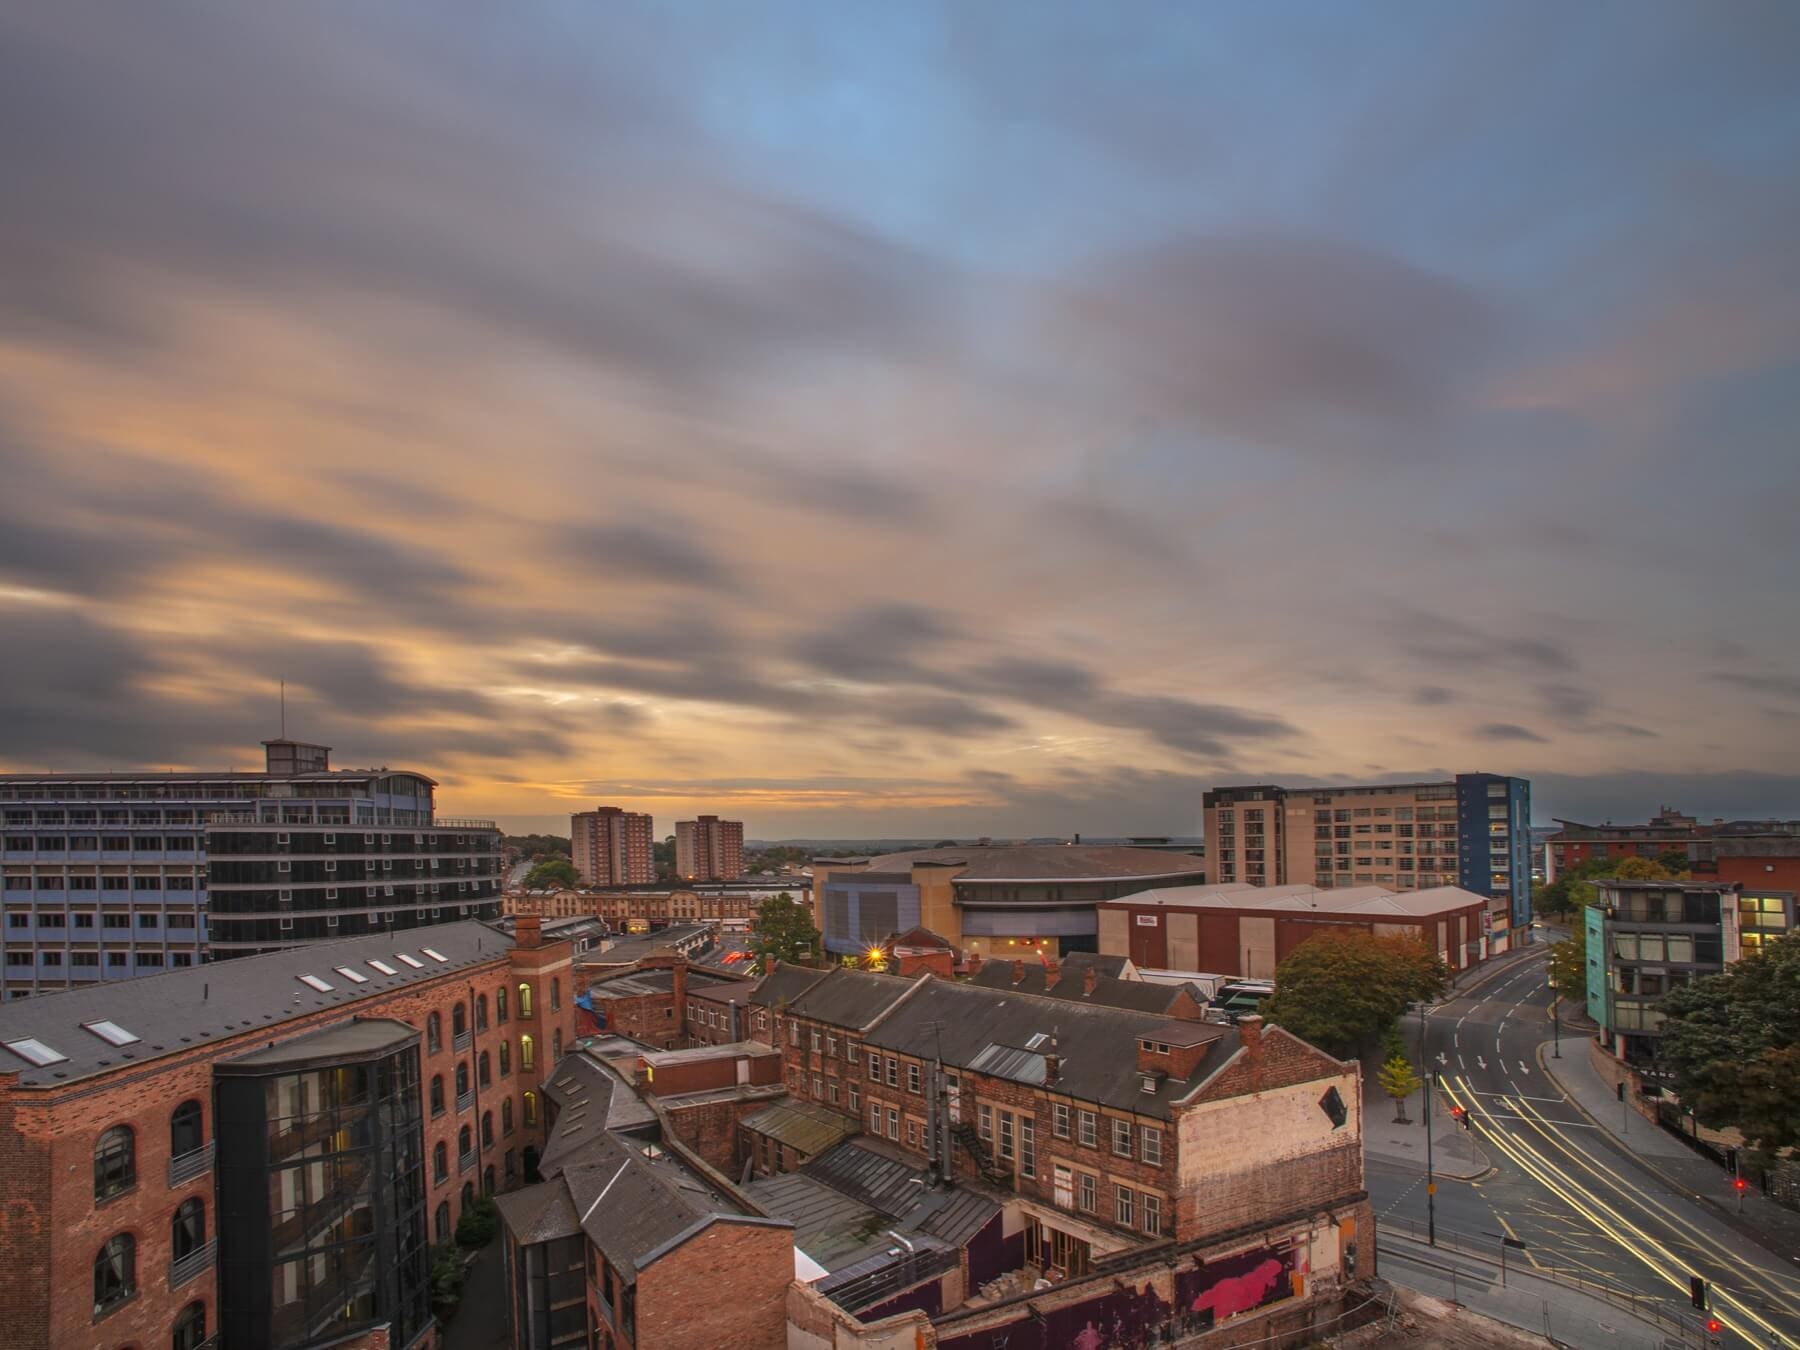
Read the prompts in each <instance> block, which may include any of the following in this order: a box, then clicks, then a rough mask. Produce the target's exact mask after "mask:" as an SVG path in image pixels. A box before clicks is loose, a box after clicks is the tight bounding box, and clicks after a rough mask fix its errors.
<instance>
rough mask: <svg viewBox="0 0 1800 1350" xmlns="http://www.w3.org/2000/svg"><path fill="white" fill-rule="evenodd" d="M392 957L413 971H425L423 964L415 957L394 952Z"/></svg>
mask: <svg viewBox="0 0 1800 1350" xmlns="http://www.w3.org/2000/svg"><path fill="white" fill-rule="evenodd" d="M394 955H395V956H397V957H399V958H400V959H401V960H402V961H404V962H406V964H407V965H409V966H411V967H412V968H413V969H414V970H423V969H425V963H424V962H423V961H421V960H419V958H418V957H416V956H408V955H407V954H406V953H405V952H395V953H394Z"/></svg>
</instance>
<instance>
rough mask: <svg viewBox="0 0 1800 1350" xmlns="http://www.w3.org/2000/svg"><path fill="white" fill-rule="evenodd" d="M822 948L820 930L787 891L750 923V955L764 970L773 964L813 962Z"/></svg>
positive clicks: (764, 905)
mask: <svg viewBox="0 0 1800 1350" xmlns="http://www.w3.org/2000/svg"><path fill="white" fill-rule="evenodd" d="M818 946H819V930H818V929H817V928H814V927H813V921H812V916H811V915H810V914H808V913H807V911H806V906H805V905H803V904H801V903H800V902H799V901H797V900H795V899H794V897H793V896H791V895H789V894H788V893H787V892H786V891H783V892H782V893H781V894H780V895H775V896H770V897H769V898H768V899H767V900H765V901H763V902H762V904H760V905H758V906H757V907H756V917H755V918H754V919H752V920H751V921H750V951H751V953H752V954H753V955H754V956H755V957H756V959H757V960H758V961H760V962H762V967H763V969H764V970H767V969H768V968H769V962H770V961H797V962H804V961H809V960H811V959H812V957H813V954H814V953H815V952H816V951H817V950H818Z"/></svg>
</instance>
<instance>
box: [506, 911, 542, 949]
mask: <svg viewBox="0 0 1800 1350" xmlns="http://www.w3.org/2000/svg"><path fill="white" fill-rule="evenodd" d="M513 945H514V946H518V947H541V946H543V945H544V930H543V920H542V919H540V918H538V916H537V915H535V914H520V915H517V916H516V917H515V918H514V919H513Z"/></svg>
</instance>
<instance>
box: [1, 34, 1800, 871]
mask: <svg viewBox="0 0 1800 1350" xmlns="http://www.w3.org/2000/svg"><path fill="white" fill-rule="evenodd" d="M352 13H353V11H352V10H350V9H348V8H346V9H342V10H339V11H336V12H335V13H334V11H333V8H332V7H331V6H329V5H327V6H316V7H307V8H305V9H304V10H300V9H295V10H290V11H264V10H252V9H244V10H239V11H228V12H223V13H221V12H216V11H212V10H201V9H198V8H194V9H188V8H183V7H180V6H171V7H159V8H158V10H156V11H155V12H154V13H151V12H144V13H123V14H120V13H109V14H107V15H105V16H104V17H103V18H102V17H100V16H95V15H88V14H84V13H83V12H81V11H79V10H75V9H71V8H69V7H61V6H58V7H50V6H39V7H35V8H32V9H28V10H25V11H21V12H14V13H10V14H8V15H6V16H5V17H4V18H0V148H3V149H4V152H5V156H6V160H7V162H8V163H9V165H12V166H14V170H15V177H14V186H15V190H14V191H12V192H9V209H8V211H7V212H6V213H5V215H4V217H0V247H3V248H4V249H5V250H6V255H7V257H8V260H9V264H8V276H9V280H8V291H7V294H8V303H7V305H6V306H5V307H4V312H3V314H0V334H3V336H4V340H3V341H0V468H3V470H4V473H5V476H6V482H7V485H8V490H7V492H6V493H5V494H4V500H3V501H0V641H3V642H4V644H5V647H6V650H7V652H8V654H9V669H8V679H7V681H6V684H5V688H4V689H3V690H0V771H4V772H36V771H79V770H110V769H126V768H133V767H142V768H166V767H181V768H192V769H214V768H221V767H224V766H226V765H229V764H231V763H237V764H239V765H249V764H252V763H254V762H255V759H256V755H255V747H256V744H257V742H258V741H259V740H260V739H262V738H263V737H265V736H267V735H269V734H270V733H271V731H272V730H273V729H274V727H275V719H276V708H277V700H278V687H279V683H280V682H281V681H282V680H285V681H286V702H287V714H288V717H287V722H288V729H289V730H290V731H291V732H292V734H294V735H296V736H301V737H304V738H306V739H308V740H315V741H320V742H324V743H329V744H331V745H334V746H336V747H338V750H337V755H338V759H339V761H340V762H342V763H345V764H357V765H360V764H374V765H381V764H387V765H396V766H399V765H408V766H412V767H414V768H417V767H419V766H430V767H431V769H432V773H433V776H434V777H436V778H437V779H438V781H439V783H440V784H441V789H440V790H441V794H442V798H443V800H445V801H447V802H448V803H450V805H451V807H452V809H454V810H456V811H458V812H459V813H466V814H469V815H475V816H481V817H490V816H491V817H493V818H495V819H497V820H499V821H501V822H502V823H503V824H505V825H507V826H508V827H510V828H512V829H514V830H519V829H528V828H533V827H535V828H539V829H543V828H554V829H555V830H556V832H557V833H562V832H563V831H564V830H566V828H567V819H568V817H569V815H570V814H571V813H572V812H576V811H582V810H587V809H589V808H591V807H592V806H593V805H594V804H596V803H609V804H618V805H620V806H624V807H626V808H628V809H632V810H637V811H646V812H649V813H650V814H651V815H653V816H654V817H655V818H656V819H657V821H658V823H659V832H658V837H659V838H660V837H663V836H664V835H666V834H668V833H672V832H673V831H672V827H673V823H674V822H675V821H676V820H677V819H690V818H692V817H694V816H695V815H696V814H697V813H702V812H707V813H711V812H716V813H720V814H724V815H727V816H728V817H729V818H731V819H733V820H742V821H744V822H745V824H746V835H747V836H748V837H751V838H783V837H806V836H816V837H857V836H866V835H877V836H883V837H905V836H919V837H926V838H930V837H943V836H965V837H966V836H971V835H981V834H990V835H994V836H1034V835H1056V834H1069V833H1074V832H1077V831H1080V832H1084V833H1090V834H1124V833H1129V832H1143V833H1171V834H1183V835H1188V834H1195V833H1198V829H1199V821H1200V813H1201V809H1202V808H1201V797H1202V794H1203V792H1204V791H1205V790H1207V789H1208V788H1212V787H1216V786H1222V785H1229V784H1240V783H1260V782H1269V783H1281V784H1285V785H1289V786H1297V787H1299V786H1308V785H1311V784H1322V783H1364V782H1384V781H1395V780H1408V779H1432V778H1439V777H1443V776H1446V775H1448V774H1452V773H1455V772H1461V771H1472V770H1477V769H1478V770H1482V771H1485V772H1490V773H1496V774H1506V775H1514V776H1518V777H1521V778H1526V779H1529V780H1530V781H1531V783H1532V794H1533V803H1534V808H1535V809H1534V816H1535V819H1536V820H1537V821H1538V822H1539V823H1547V822H1548V820H1549V819H1550V817H1551V816H1553V815H1560V816H1571V817H1574V818H1577V819H1588V818H1596V819H1599V818H1605V817H1608V816H1611V817H1613V818H1615V819H1623V818H1627V817H1633V818H1639V819H1641V818H1644V817H1647V816H1648V815H1649V814H1651V813H1652V812H1653V811H1654V810H1655V809H1656V807H1657V806H1658V805H1660V804H1662V803H1671V804H1674V805H1677V806H1679V807H1681V808H1682V809H1685V810H1691V811H1695V812H1698V813H1703V814H1706V815H1708V816H1711V815H1721V816H1756V817H1761V816H1785V817H1793V816H1800V773H1795V772H1793V771H1792V767H1791V766H1792V765H1793V763H1794V752H1795V751H1796V750H1797V749H1800V637H1796V636H1795V634H1796V632H1797V631H1800V628H1797V626H1796V625H1795V624H1794V623H1792V622H1791V620H1792V619H1793V618H1794V616H1795V605H1796V601H1795V598H1794V595H1793V592H1792V587H1791V578H1792V577H1793V576H1794V575H1795V574H1796V571H1797V569H1800V542H1797V541H1796V537H1795V535H1794V532H1793V530H1792V528H1791V525H1790V523H1789V516H1790V515H1791V509H1790V508H1791V506H1792V504H1793V502H1794V501H1795V500H1796V496H1797V494H1800V462H1797V461H1796V458H1795V456H1794V455H1793V453H1792V447H1791V444H1790V440H1791V437H1790V436H1789V434H1788V430H1787V429H1788V427H1790V426H1791V425H1792V422H1793V420H1794V419H1793V413H1794V411H1795V408H1794V400H1795V397H1796V395H1795V392H1794V390H1795V388H1796V386H1795V382H1794V381H1793V379H1792V378H1791V376H1792V372H1793V370H1794V367H1795V364H1796V360H1797V359H1800V309H1797V307H1796V306H1795V304H1794V302H1793V296H1794V295H1795V294H1796V293H1800V275H1797V274H1796V270H1795V269H1796V265H1797V263H1796V258H1797V255H1796V252H1795V250H1794V248H1793V245H1792V240H1793V239H1794V238H1795V237H1796V235H1797V234H1800V230H1796V228H1795V227H1796V224H1800V188H1797V186H1796V182H1795V179H1794V175H1793V173H1792V167H1791V166H1792V165H1793V164H1794V163H1795V162H1800V87H1797V86H1796V85H1795V83H1794V81H1793V80H1792V79H1791V74H1792V67H1793V57H1794V55H1795V53H1796V52H1797V51H1800V27H1797V26H1796V25H1797V22H1800V21H1797V20H1796V18H1795V16H1794V14H1793V13H1792V12H1791V11H1783V10H1781V9H1780V8H1778V7H1768V8H1765V9H1756V8H1752V7H1748V6H1746V7H1744V8H1742V9H1739V10H1734V11H1733V12H1732V14H1731V16H1730V18H1729V19H1728V20H1724V19H1721V18H1720V17H1719V16H1718V15H1717V14H1716V13H1712V12H1707V11H1698V10H1697V11H1693V12H1679V11H1670V10H1664V11H1657V12H1651V13H1646V12H1643V11H1642V10H1640V9H1639V8H1636V7H1624V6H1617V7H1609V6H1606V5H1595V6H1591V7H1584V8H1583V9H1582V10H1581V11H1580V12H1576V13H1570V12H1568V11H1567V9H1566V7H1550V6H1536V7H1533V6H1494V7H1490V8H1487V9H1485V10H1481V11H1477V12H1476V13H1475V14H1473V15H1472V14H1471V13H1468V12H1460V13H1456V14H1451V13H1448V12H1444V11H1441V10H1439V9H1437V8H1435V7H1431V6H1420V7H1417V8H1416V9H1414V10H1412V11H1411V12H1410V13H1409V14H1408V15H1406V16H1400V15H1395V16H1392V19H1391V22H1389V23H1385V24H1382V25H1379V26H1377V25H1369V24H1365V23H1363V22H1361V21H1360V20H1359V19H1358V18H1357V17H1356V16H1352V15H1347V14H1345V13H1342V12H1340V11H1334V10H1333V9H1332V7H1328V6H1320V7H1317V8H1316V9H1306V8H1304V7H1303V9H1302V10H1301V11H1297V15H1298V17H1295V18H1291V19H1284V18H1282V17H1279V16H1276V15H1272V14H1268V13H1263V12H1259V11H1257V10H1255V9H1253V8H1250V7H1242V8H1238V9H1227V10H1222V11H1218V12H1209V13H1207V14H1206V15H1198V14H1196V15H1180V14H1174V15H1164V16H1160V17H1158V18H1157V19H1156V20H1154V21H1150V20H1147V19H1146V18H1144V17H1143V16H1135V17H1134V16H1128V15H1123V14H1117V13H1109V12H1106V11H1097V12H1094V13H1091V14H1086V15H1082V14H1046V13H1044V12H1042V11H1040V10H1038V9H1036V8H1035V7H1020V6H1015V7H1010V8H1009V7H1007V6H1003V5H995V6H983V7H981V8H980V10H979V11H969V10H967V9H966V8H964V7H955V6H930V5H920V6H909V7H907V8H906V9H905V10H904V11H901V12H895V11H893V10H892V9H891V8H884V7H877V6H856V5H850V6H843V7H831V8H829V9H828V8H825V7H802V6H794V7H792V13H793V14H794V15H795V17H796V19H797V20H799V19H801V18H803V19H804V22H798V21H797V22H795V23H793V24H775V25H766V26H765V25H764V24H762V23H760V22H757V21H755V20H753V19H751V18H749V17H738V18H733V17H730V16H721V15H717V14H705V15H702V14H699V13H697V12H696V13H694V14H691V15H686V16H684V15H681V14H670V13H656V12H652V11H650V10H648V9H646V10H643V11H613V12H609V14H608V15H607V16H606V17H605V18H604V19H603V18H601V17H600V16H598V15H596V14H581V13H575V14H565V15H558V16H555V17H552V16H550V15H548V14H540V15H538V16H537V17H536V18H535V19H532V20H529V21H519V20H517V19H516V18H515V16H511V15H509V16H507V17H506V18H504V19H502V18H499V17H495V16H484V15H482V14H480V13H470V14H466V15H462V16H460V18H461V22H459V23H458V24H457V25H451V26H445V25H441V24H437V23H434V22H432V21H431V15H432V11H430V10H429V9H426V8H425V7H422V6H421V7H416V8H408V7H406V6H399V7H394V8H391V9H387V10H384V11H383V12H382V14H381V15H380V16H370V15H367V14H365V13H363V12H362V11H360V10H356V11H354V14H355V22H351V21H350V16H351V15H352ZM1396 31H1404V32H1405V33H1406V34H1407V40H1406V41H1405V42H1402V43H1396V42H1395V41H1394V40H1393V34H1394V32H1396ZM527 71H528V72H530V77H529V78H525V77H524V76H523V74H522V72H527ZM558 820H560V821H562V822H563V824H562V826H560V827H557V826H556V825H555V822H557V821H558ZM664 826H667V827H668V828H664Z"/></svg>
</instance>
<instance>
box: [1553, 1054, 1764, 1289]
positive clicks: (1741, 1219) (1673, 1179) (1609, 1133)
mask: <svg viewBox="0 0 1800 1350" xmlns="http://www.w3.org/2000/svg"><path fill="white" fill-rule="evenodd" d="M1562 1052H1563V1053H1562V1058H1561V1059H1557V1058H1555V1057H1554V1056H1553V1054H1552V1052H1551V1051H1550V1050H1546V1049H1544V1048H1543V1047H1539V1051H1538V1062H1539V1063H1540V1064H1541V1065H1542V1066H1543V1069H1544V1072H1545V1074H1546V1075H1547V1076H1548V1077H1549V1079H1550V1081H1551V1082H1553V1083H1555V1084H1556V1085H1557V1086H1558V1087H1559V1088H1561V1089H1562V1091H1563V1092H1564V1093H1565V1094H1566V1095H1567V1096H1568V1098H1569V1100H1570V1101H1571V1102H1572V1103H1573V1104H1574V1105H1575V1108H1576V1109H1577V1110H1578V1111H1580V1112H1581V1114H1582V1116H1583V1117H1584V1118H1585V1119H1586V1120H1587V1121H1588V1122H1590V1123H1591V1124H1593V1125H1595V1126H1596V1127H1598V1132H1599V1136H1600V1137H1601V1138H1602V1139H1603V1140H1605V1141H1606V1142H1608V1143H1610V1144H1611V1145H1612V1146H1613V1147H1615V1148H1617V1149H1618V1150H1619V1151H1620V1152H1622V1153H1625V1154H1627V1155H1628V1156H1630V1157H1631V1158H1632V1159H1634V1160H1635V1161H1636V1162H1637V1163H1638V1165H1639V1166H1641V1167H1643V1168H1645V1169H1646V1170H1648V1171H1650V1172H1654V1173H1655V1174H1656V1175H1657V1176H1659V1177H1660V1178H1661V1179H1662V1180H1663V1181H1664V1183H1665V1184H1666V1185H1668V1186H1669V1187H1670V1189H1672V1190H1675V1191H1679V1192H1681V1193H1683V1194H1686V1195H1691V1196H1692V1197H1693V1198H1694V1199H1695V1200H1696V1201H1698V1202H1699V1203H1701V1204H1703V1205H1705V1206H1707V1207H1708V1208H1709V1209H1711V1210H1713V1211H1714V1212H1715V1213H1716V1214H1717V1216H1718V1217H1719V1218H1720V1219H1721V1220H1722V1221H1723V1222H1724V1223H1725V1224H1726V1225H1727V1226H1728V1227H1731V1228H1734V1229H1736V1230H1737V1231H1738V1232H1740V1233H1742V1234H1743V1235H1744V1236H1745V1237H1748V1238H1750V1239H1751V1240H1753V1241H1755V1242H1757V1243H1759V1244H1761V1245H1762V1246H1764V1247H1767V1248H1768V1249H1769V1250H1770V1251H1774V1252H1787V1253H1790V1254H1795V1255H1797V1256H1800V1214H1797V1213H1795V1212H1794V1211H1793V1210H1791V1209H1787V1208H1785V1207H1783V1206H1781V1205H1778V1204H1776V1203H1775V1202H1774V1201H1773V1200H1770V1199H1768V1198H1767V1197H1765V1196H1763V1195H1762V1194H1761V1193H1759V1192H1758V1191H1757V1190H1756V1188H1755V1187H1751V1188H1750V1189H1749V1190H1748V1191H1747V1192H1746V1193H1745V1194H1744V1196H1743V1198H1742V1199H1741V1200H1739V1199H1738V1197H1737V1195H1736V1192H1734V1191H1733V1190H1732V1188H1731V1179H1732V1178H1731V1174H1730V1173H1729V1172H1727V1171H1726V1170H1725V1169H1724V1168H1722V1167H1720V1166H1719V1165H1718V1164H1717V1163H1715V1162H1713V1161H1712V1159H1710V1158H1708V1157H1706V1156H1705V1155H1703V1154H1700V1153H1696V1152H1695V1151H1694V1150H1693V1149H1691V1148H1689V1147H1688V1146H1687V1145H1686V1144H1684V1143H1682V1142H1681V1140H1679V1139H1677V1138H1676V1137H1675V1136H1674V1135H1673V1134H1671V1133H1670V1132H1669V1131H1667V1130H1665V1129H1663V1128H1662V1127H1661V1126H1660V1125H1657V1124H1655V1123H1654V1122H1652V1121H1650V1120H1646V1119H1645V1118H1644V1117H1643V1116H1641V1115H1639V1114H1638V1113H1637V1112H1636V1111H1634V1110H1632V1109H1631V1108H1630V1107H1629V1106H1627V1105H1625V1104H1624V1103H1622V1102H1620V1101H1619V1099H1618V1094H1617V1092H1616V1090H1615V1089H1614V1088H1613V1087H1612V1085H1611V1084H1610V1083H1608V1082H1607V1081H1606V1080H1605V1079H1604V1078H1602V1077H1601V1076H1600V1071H1599V1070H1598V1069H1597V1068H1595V1066H1594V1061H1593V1047H1592V1043H1591V1042H1590V1041H1588V1040H1587V1039H1586V1038H1585V1037H1583V1038H1579V1039H1577V1040H1575V1041H1573V1042H1571V1041H1570V1039H1569V1038H1568V1037H1566V1036H1565V1037H1564V1038H1563V1045H1562ZM1796 1269H1800V1262H1797V1263H1796Z"/></svg>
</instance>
